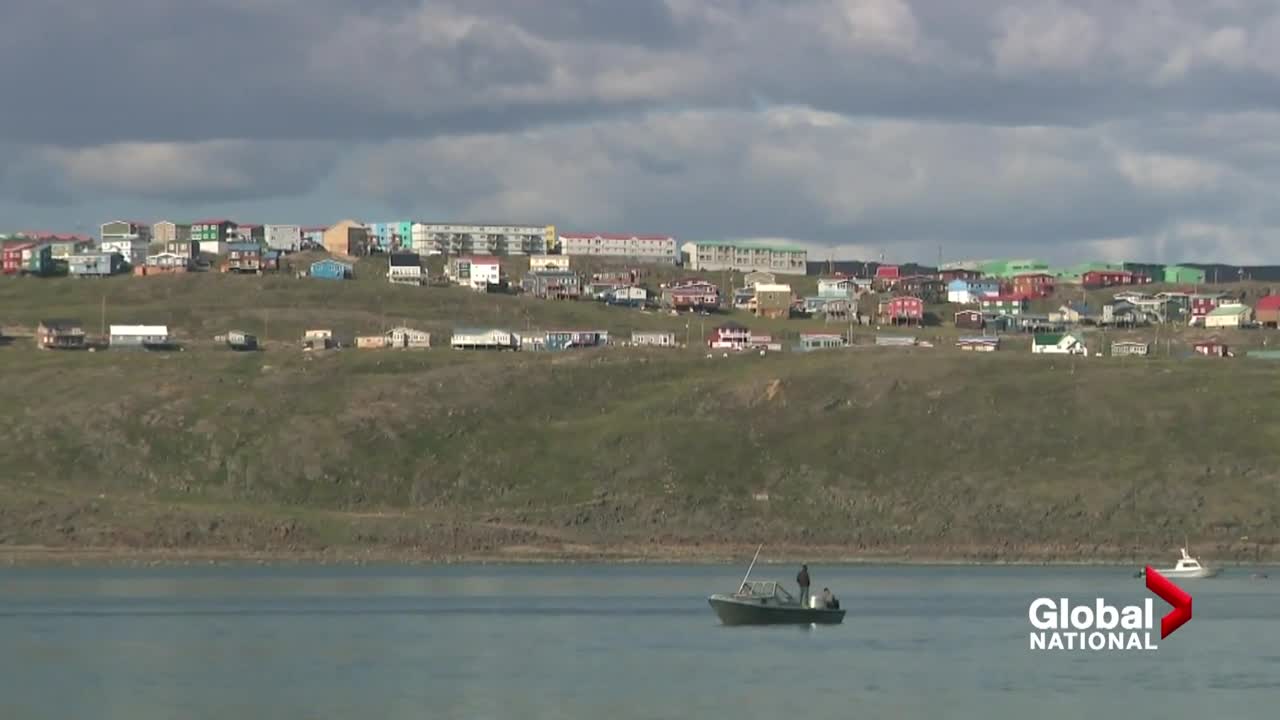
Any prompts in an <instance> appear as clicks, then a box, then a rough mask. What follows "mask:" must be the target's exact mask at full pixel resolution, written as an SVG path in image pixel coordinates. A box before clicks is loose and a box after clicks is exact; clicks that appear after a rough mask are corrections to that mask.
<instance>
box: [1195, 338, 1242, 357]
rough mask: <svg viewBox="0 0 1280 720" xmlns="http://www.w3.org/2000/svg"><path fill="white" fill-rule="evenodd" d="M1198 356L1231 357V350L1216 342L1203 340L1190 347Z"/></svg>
mask: <svg viewBox="0 0 1280 720" xmlns="http://www.w3.org/2000/svg"><path fill="white" fill-rule="evenodd" d="M1192 347H1193V348H1194V349H1195V351H1196V353H1197V354H1199V355H1208V356H1209V357H1231V356H1232V353H1231V349H1230V348H1228V347H1227V346H1226V344H1224V343H1221V342H1218V341H1217V340H1203V341H1201V342H1198V343H1196V344H1195V345H1193V346H1192Z"/></svg>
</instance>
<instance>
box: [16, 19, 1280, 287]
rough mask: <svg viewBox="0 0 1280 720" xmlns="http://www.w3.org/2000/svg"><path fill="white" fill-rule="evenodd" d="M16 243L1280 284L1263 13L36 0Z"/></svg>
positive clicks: (1272, 95) (1279, 71)
mask: <svg viewBox="0 0 1280 720" xmlns="http://www.w3.org/2000/svg"><path fill="white" fill-rule="evenodd" d="M4 14H5V22H4V23H0V98H3V103H4V110H3V112H0V229H8V230H17V229H47V230H53V231H58V232H88V233H94V234H96V228H97V226H98V225H99V224H101V223H102V222H105V221H107V220H111V219H119V218H124V219H137V220H144V221H153V220H160V219H176V220H184V219H185V220H194V219H200V218H203V217H230V218H232V219H235V220H239V221H241V222H255V223H273V222H281V223H297V224H302V225H322V224H327V223H331V222H335V221H337V220H340V219H344V218H354V219H358V220H362V221H366V222H379V221H392V220H401V219H416V220H424V221H429V222H483V223H498V222H502V223H521V224H532V225H543V224H554V225H556V226H557V227H558V228H559V229H560V230H561V231H562V232H620V233H628V234H630V233H636V234H666V235H673V236H675V237H676V238H678V239H679V240H681V241H682V242H683V241H685V240H696V239H738V238H743V239H745V238H767V239H780V240H781V239H785V240H789V241H793V242H797V243H801V244H803V245H805V246H806V247H808V248H809V249H810V258H811V259H815V260H818V259H821V260H825V259H827V258H828V257H832V258H834V259H879V258H880V257H881V256H883V257H884V259H885V260H886V261H887V262H910V261H919V262H925V263H932V262H935V261H937V260H938V259H939V258H940V257H941V258H942V259H943V260H944V261H954V260H962V259H977V258H990V257H1028V258H1038V259H1043V260H1047V261H1050V262H1083V261H1086V260H1136V261H1150V262H1179V261H1185V262H1208V261H1216V262H1230V263H1280V242H1277V241H1276V240H1275V238H1276V237H1278V236H1277V235H1276V230H1277V228H1280V204H1278V203H1277V202H1276V201H1275V200H1276V190H1275V188H1276V187H1277V181H1278V180H1280V132H1278V131H1280V3H1276V2H1274V0H1185V1H1183V0H1124V1H1123V2H1116V1H1115V0H1075V1H1071V2H1068V1H1066V0H1017V1H1009V2H1006V1H1004V0H964V2H951V1H950V0H111V2H84V0H18V3H17V9H16V10H15V9H13V8H9V9H7V10H6V11H5V13H4Z"/></svg>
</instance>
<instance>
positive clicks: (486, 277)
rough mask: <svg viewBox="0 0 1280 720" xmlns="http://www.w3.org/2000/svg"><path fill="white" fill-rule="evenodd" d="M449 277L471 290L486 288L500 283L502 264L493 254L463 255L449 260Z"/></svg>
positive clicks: (447, 271)
mask: <svg viewBox="0 0 1280 720" xmlns="http://www.w3.org/2000/svg"><path fill="white" fill-rule="evenodd" d="M445 272H446V274H447V275H448V277H449V279H450V280H451V281H453V282H455V283H457V284H459V285H462V286H463V287H469V288H471V289H472V290H481V291H483V290H487V289H488V287H489V285H498V284H501V283H502V264H501V263H500V262H499V261H498V258H497V257H495V256H493V255H464V256H461V257H455V258H453V259H451V260H450V261H449V267H448V268H447V269H446V270H445Z"/></svg>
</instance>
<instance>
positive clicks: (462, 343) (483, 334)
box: [449, 329, 520, 350]
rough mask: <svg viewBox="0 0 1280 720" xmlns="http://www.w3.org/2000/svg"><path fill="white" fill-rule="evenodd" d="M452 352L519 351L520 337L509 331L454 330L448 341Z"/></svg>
mask: <svg viewBox="0 0 1280 720" xmlns="http://www.w3.org/2000/svg"><path fill="white" fill-rule="evenodd" d="M449 344H450V346H452V347H453V349H454V350H519V349H520V335H519V334H518V333H514V332H511V331H510V330H499V329H489V330H454V331H453V337H452V338H450V340H449Z"/></svg>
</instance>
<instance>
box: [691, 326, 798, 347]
mask: <svg viewBox="0 0 1280 720" xmlns="http://www.w3.org/2000/svg"><path fill="white" fill-rule="evenodd" d="M707 347H709V348H711V349H713V350H748V349H757V348H759V349H766V350H781V349H782V345H781V344H780V343H775V342H774V341H773V337H772V336H769V335H760V334H756V333H753V332H751V331H750V330H748V329H747V328H745V327H743V326H741V325H739V324H738V323H735V322H728V323H725V324H724V325H721V326H720V327H717V328H714V329H713V330H712V331H711V336H710V337H708V338H707Z"/></svg>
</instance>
